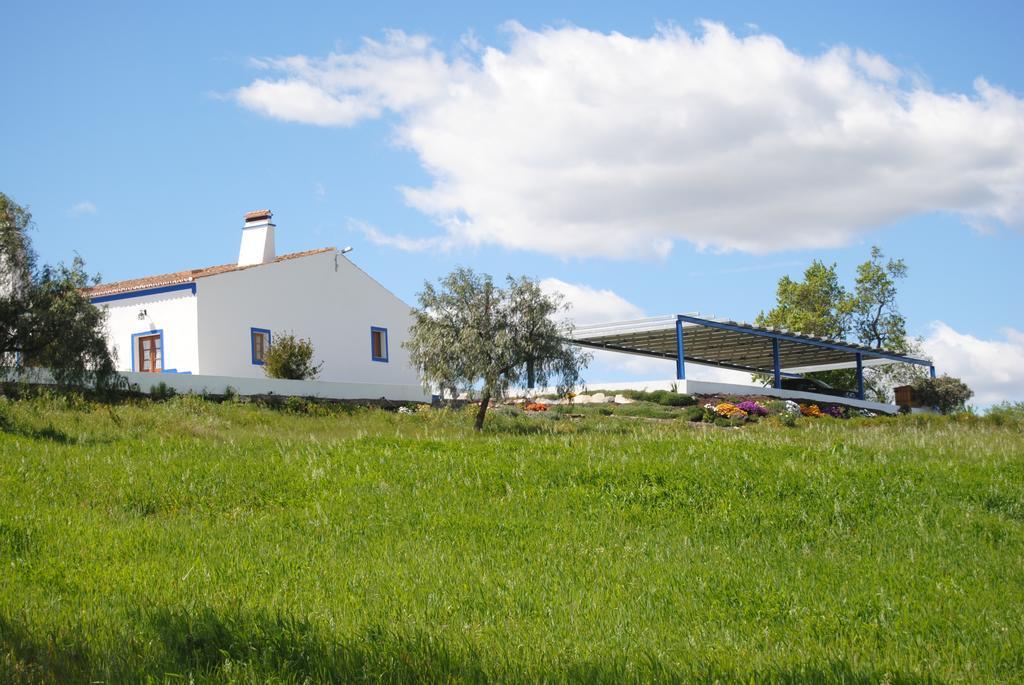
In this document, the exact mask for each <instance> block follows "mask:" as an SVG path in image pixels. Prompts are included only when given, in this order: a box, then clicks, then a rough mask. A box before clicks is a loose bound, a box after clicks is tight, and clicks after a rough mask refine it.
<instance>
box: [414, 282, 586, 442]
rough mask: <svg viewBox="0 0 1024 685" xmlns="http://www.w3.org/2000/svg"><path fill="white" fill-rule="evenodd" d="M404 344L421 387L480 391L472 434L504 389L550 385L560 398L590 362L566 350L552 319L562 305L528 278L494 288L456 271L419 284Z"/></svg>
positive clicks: (564, 328) (564, 329)
mask: <svg viewBox="0 0 1024 685" xmlns="http://www.w3.org/2000/svg"><path fill="white" fill-rule="evenodd" d="M417 301H418V303H419V308H418V309H416V310H414V311H413V316H414V319H415V321H414V323H413V325H412V327H411V328H410V331H409V334H410V339H409V341H408V342H406V343H405V344H404V345H405V347H406V348H407V349H408V350H409V353H410V357H411V359H412V362H413V364H414V365H416V367H417V368H418V369H419V372H420V375H421V377H422V378H423V381H424V383H425V384H431V385H436V386H439V387H440V388H442V391H446V392H449V393H452V394H453V395H454V394H456V393H458V392H459V391H460V390H462V391H467V392H469V391H472V390H473V388H475V387H477V386H479V387H480V388H481V398H480V400H481V401H480V408H479V410H478V411H477V415H476V420H475V422H474V428H475V429H476V430H480V429H482V428H483V425H484V418H485V417H486V414H487V407H488V405H489V403H490V401H491V398H493V397H501V396H502V395H504V394H505V392H506V391H507V390H508V388H509V387H512V386H522V385H526V384H529V381H530V380H533V381H534V382H536V383H537V384H539V385H549V384H550V382H551V381H552V380H554V379H557V380H558V388H559V391H560V392H564V391H566V390H568V389H571V388H572V387H573V386H575V385H576V384H578V382H579V380H580V373H581V371H582V369H583V368H584V367H585V366H586V364H587V363H588V362H589V360H590V355H588V354H585V353H583V352H582V351H581V350H580V349H579V348H578V347H574V346H572V345H570V344H568V343H567V342H566V340H565V338H566V336H567V334H568V323H567V322H563V321H556V319H555V316H556V315H557V314H558V313H559V312H560V311H562V310H563V309H564V308H565V306H564V304H563V301H562V299H561V298H560V297H558V296H552V295H546V294H545V293H543V292H542V291H541V289H540V286H539V285H538V284H537V282H536V281H533V280H531V279H529V278H526V277H523V278H518V279H516V278H513V277H512V276H509V277H508V278H507V279H506V286H505V288H499V287H497V286H496V285H495V284H494V281H493V279H492V278H491V277H490V276H488V275H486V274H477V273H475V272H474V271H473V270H472V269H467V268H458V269H455V270H454V271H452V272H451V273H450V274H448V275H447V276H445V277H444V278H442V279H440V280H439V281H438V283H437V285H436V286H435V285H434V284H432V283H429V282H428V283H425V284H424V286H423V290H422V291H421V292H420V293H419V294H418V296H417Z"/></svg>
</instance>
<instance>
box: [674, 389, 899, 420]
mask: <svg viewBox="0 0 1024 685" xmlns="http://www.w3.org/2000/svg"><path fill="white" fill-rule="evenodd" d="M678 383H679V392H685V393H686V394H688V395H770V396H772V397H779V398H782V399H784V400H804V401H808V400H809V401H812V402H824V403H827V404H844V405H846V406H848V407H856V408H858V409H867V410H868V411H873V412H880V413H883V414H895V413H897V412H898V411H899V407H897V406H896V405H895V404H885V403H884V402H872V401H870V400H858V399H854V398H852V397H836V396H835V395H824V394H822V393H818V392H802V391H800V390H782V389H776V388H763V387H761V386H757V385H737V384H736V383H715V382H713V381H678Z"/></svg>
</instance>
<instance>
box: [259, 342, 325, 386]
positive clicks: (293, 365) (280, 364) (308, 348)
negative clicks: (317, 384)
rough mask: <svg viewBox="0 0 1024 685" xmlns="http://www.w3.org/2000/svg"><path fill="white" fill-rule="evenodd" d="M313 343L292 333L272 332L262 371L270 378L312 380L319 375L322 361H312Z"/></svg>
mask: <svg viewBox="0 0 1024 685" xmlns="http://www.w3.org/2000/svg"><path fill="white" fill-rule="evenodd" d="M313 354H314V350H313V343H312V342H311V341H310V340H309V338H297V337H296V336H295V334H293V333H283V332H281V333H274V338H273V342H272V343H271V345H270V348H269V349H268V350H267V353H266V357H265V359H264V365H263V372H264V373H265V374H266V375H267V376H268V377H270V378H285V379H289V380H294V381H308V380H313V379H314V378H316V377H317V376H319V375H320V369H321V368H323V365H324V363H323V362H320V363H319V364H314V363H313Z"/></svg>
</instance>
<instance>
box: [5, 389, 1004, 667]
mask: <svg viewBox="0 0 1024 685" xmlns="http://www.w3.org/2000/svg"><path fill="white" fill-rule="evenodd" d="M320 413H323V414H324V415H304V414H298V413H294V412H287V411H280V410H270V409H266V408H259V407H256V406H252V405H242V404H232V403H226V404H223V405H217V404H212V403H206V402H203V401H202V400H201V399H198V398H190V397H179V398H174V399H172V400H170V401H168V402H164V403H158V404H141V405H130V404H128V405H119V406H113V407H110V406H100V405H90V404H80V405H76V404H74V403H72V402H69V401H67V400H60V399H41V400H33V401H26V402H4V403H2V404H0V426H2V428H3V430H2V431H0V682H15V683H18V682H88V681H105V682H143V681H146V680H147V679H152V680H153V681H156V682H161V681H173V682H178V681H182V680H183V681H188V680H194V681H195V682H224V681H232V682H257V681H258V682H264V681H268V680H269V681H272V682H303V681H307V680H308V681H313V682H320V681H366V682H369V681H372V682H406V681H422V682H443V681H457V682H462V681H469V682H479V681H497V682H523V683H526V682H538V681H548V682H563V681H587V682H609V683H612V682H615V683H618V682H630V681H637V682H640V681H652V680H653V681H667V682H671V681H684V682H690V681H700V682H704V681H707V682H715V681H723V682H732V681H743V682H751V681H755V682H762V681H764V682H782V683H789V682H805V681H818V682H835V683H839V682H844V683H869V682H870V683H874V682H889V683H918V682H986V681H987V682H1020V681H1022V680H1024V634H1022V631H1024V629H1022V626H1024V437H1022V434H1021V431H1020V428H1019V427H1005V426H1004V427H998V426H993V425H990V424H986V423H984V422H981V421H959V422H956V421H950V420H944V419H919V418H916V417H914V418H910V417H906V418H900V419H874V420H850V421H837V420H832V419H819V420H817V421H812V420H804V421H802V422H801V424H800V425H799V426H798V427H797V428H795V429H788V428H784V427H781V426H777V425H772V424H770V423H768V422H764V423H761V424H758V425H755V426H750V427H746V428H744V429H742V430H733V429H721V428H714V427H710V426H707V425H700V424H690V423H688V422H686V421H684V420H681V419H680V420H675V421H661V422H654V421H650V420H647V419H643V418H630V417H617V416H613V417H603V416H599V415H594V416H588V417H586V418H583V419H578V420H570V419H567V418H564V417H562V418H560V417H558V416H557V415H554V414H552V416H501V415H500V414H499V415H495V416H494V417H493V421H492V422H491V424H490V426H489V428H488V430H487V431H485V433H484V434H483V435H474V434H473V433H472V431H471V430H469V423H470V422H469V419H468V418H467V417H466V416H464V415H462V416H460V415H457V414H452V413H449V412H440V411H434V412H425V413H418V414H413V415H401V414H389V413H385V412H382V411H377V410H359V411H354V412H320ZM489 421H491V419H489Z"/></svg>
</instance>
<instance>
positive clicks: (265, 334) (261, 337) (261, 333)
mask: <svg viewBox="0 0 1024 685" xmlns="http://www.w3.org/2000/svg"><path fill="white" fill-rule="evenodd" d="M269 349H270V329H268V328H250V329H249V351H250V352H251V353H252V363H253V364H256V365H257V366H263V365H265V364H266V363H267V350H269Z"/></svg>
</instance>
